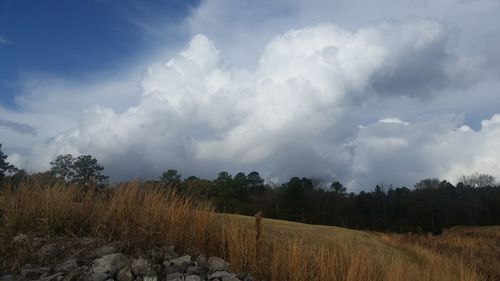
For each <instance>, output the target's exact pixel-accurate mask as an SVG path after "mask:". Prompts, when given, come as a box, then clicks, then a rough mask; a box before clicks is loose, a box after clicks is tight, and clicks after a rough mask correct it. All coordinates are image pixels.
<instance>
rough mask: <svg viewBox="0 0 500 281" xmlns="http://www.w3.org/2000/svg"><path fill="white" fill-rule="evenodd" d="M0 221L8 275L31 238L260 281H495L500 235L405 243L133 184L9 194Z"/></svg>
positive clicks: (481, 231)
mask: <svg viewBox="0 0 500 281" xmlns="http://www.w3.org/2000/svg"><path fill="white" fill-rule="evenodd" d="M0 212H1V215H2V217H1V221H0V238H1V239H2V241H0V242H1V246H0V255H2V256H4V257H6V258H7V264H8V265H9V268H15V266H14V267H13V266H12V265H15V264H20V263H22V261H20V260H19V259H23V257H19V256H15V255H14V256H13V255H12V253H10V252H9V251H8V249H7V248H5V247H6V246H5V245H9V243H10V241H11V240H12V237H13V236H15V235H17V234H19V233H28V234H29V233H33V234H36V235H44V236H46V237H51V236H57V235H64V236H69V237H72V236H78V237H83V236H91V237H98V238H101V239H105V240H107V241H109V242H112V241H126V243H127V245H129V247H128V249H129V250H130V251H131V252H132V251H133V249H134V248H148V247H154V246H158V245H175V246H176V247H177V248H178V249H180V250H181V251H183V252H187V253H193V254H196V253H200V252H201V253H205V254H207V255H216V256H220V257H222V258H224V259H227V260H228V261H229V262H230V263H231V267H232V269H233V270H235V271H242V272H252V274H253V275H254V277H256V278H257V279H258V280H269V281H273V280H274V281H284V280H290V281H293V280H294V281H303V280H346V281H350V280H352V281H355V280H442V281H447V280H450V281H451V280H463V281H474V280H499V279H498V268H499V266H498V263H499V260H500V253H499V251H498V250H499V248H500V243H499V241H500V229H499V228H494V227H490V228H453V229H450V230H447V231H445V233H444V234H443V235H441V236H415V235H413V236H412V235H394V234H382V233H376V232H365V231H356V230H349V229H344V228H339V227H331V226H318V225H307V224H301V223H294V222H287V221H280V220H272V219H266V218H262V217H261V216H259V215H257V216H256V217H246V216H238V215H228V214H216V213H214V212H213V208H212V207H211V204H210V203H208V202H197V201H194V200H191V199H189V198H184V197H181V196H178V195H176V194H173V193H170V192H165V191H163V190H160V189H157V188H154V187H151V188H141V187H139V185H138V184H136V183H128V184H125V185H123V186H121V187H119V188H117V189H115V190H112V191H110V192H107V193H95V192H87V193H84V192H82V191H81V190H79V189H77V188H73V187H64V186H51V187H43V186H24V187H22V188H20V189H16V190H15V191H9V190H8V189H6V190H4V191H3V192H2V193H1V194H0ZM24 258H29V257H24ZM16 259H18V260H16Z"/></svg>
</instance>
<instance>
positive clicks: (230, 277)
mask: <svg viewBox="0 0 500 281" xmlns="http://www.w3.org/2000/svg"><path fill="white" fill-rule="evenodd" d="M208 279H209V280H214V279H219V280H222V281H240V279H238V277H236V275H235V274H233V273H229V272H227V271H217V272H214V273H212V274H210V275H209V276H208Z"/></svg>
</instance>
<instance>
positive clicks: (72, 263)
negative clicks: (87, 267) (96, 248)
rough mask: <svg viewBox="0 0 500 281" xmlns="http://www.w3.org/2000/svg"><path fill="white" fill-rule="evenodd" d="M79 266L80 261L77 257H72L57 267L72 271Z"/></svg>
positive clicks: (64, 270)
mask: <svg viewBox="0 0 500 281" xmlns="http://www.w3.org/2000/svg"><path fill="white" fill-rule="evenodd" d="M77 267H78V261H77V260H76V259H71V260H67V261H65V262H64V263H63V264H61V265H59V266H57V267H56V270H57V271H63V272H70V271H73V270H75V269H76V268H77Z"/></svg>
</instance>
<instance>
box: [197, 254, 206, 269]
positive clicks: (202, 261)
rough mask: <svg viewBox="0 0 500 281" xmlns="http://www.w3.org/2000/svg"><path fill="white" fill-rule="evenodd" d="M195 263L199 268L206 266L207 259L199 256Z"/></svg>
mask: <svg viewBox="0 0 500 281" xmlns="http://www.w3.org/2000/svg"><path fill="white" fill-rule="evenodd" d="M196 262H197V263H198V266H201V267H206V266H207V258H206V257H205V256H204V255H199V256H198V257H197V258H196Z"/></svg>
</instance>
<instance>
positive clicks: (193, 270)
mask: <svg viewBox="0 0 500 281" xmlns="http://www.w3.org/2000/svg"><path fill="white" fill-rule="evenodd" d="M186 273H187V274H190V275H202V274H204V273H205V269H204V268H203V267H201V266H197V265H191V266H188V268H187V270H186Z"/></svg>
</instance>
